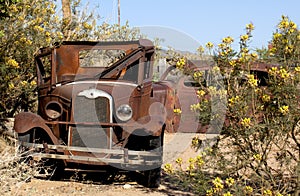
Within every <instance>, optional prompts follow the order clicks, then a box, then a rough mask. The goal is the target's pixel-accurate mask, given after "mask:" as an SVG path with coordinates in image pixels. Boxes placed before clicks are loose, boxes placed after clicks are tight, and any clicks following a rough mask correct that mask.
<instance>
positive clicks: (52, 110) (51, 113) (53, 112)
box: [45, 101, 63, 119]
mask: <svg viewBox="0 0 300 196" xmlns="http://www.w3.org/2000/svg"><path fill="white" fill-rule="evenodd" d="M45 111H46V115H47V116H48V117H49V118H51V119H57V118H58V117H60V116H61V114H62V112H63V109H62V106H61V104H60V103H58V102H56V101H50V102H49V103H47V105H46V107H45Z"/></svg>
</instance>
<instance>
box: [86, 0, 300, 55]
mask: <svg viewBox="0 0 300 196" xmlns="http://www.w3.org/2000/svg"><path fill="white" fill-rule="evenodd" d="M81 4H82V6H85V5H86V4H88V7H89V8H90V9H91V10H94V11H95V12H96V13H97V14H99V15H100V17H101V20H102V21H105V22H108V23H110V24H113V23H117V22H118V6H117V5H118V0H82V2H81ZM120 5H121V6H120V7H121V24H125V23H126V21H128V22H129V25H130V26H131V27H139V28H140V29H141V32H142V33H144V34H147V35H148V37H149V38H150V39H153V38H155V37H159V38H161V39H163V40H164V41H163V42H164V43H163V45H164V46H165V47H168V46H171V47H174V48H175V49H181V50H190V51H191V50H194V51H195V50H196V48H197V47H198V46H200V45H203V46H204V45H205V44H206V43H207V42H212V43H214V44H215V45H217V44H218V43H220V42H221V41H222V38H224V37H227V36H231V37H233V38H234V40H235V42H234V44H233V47H234V48H238V40H239V37H240V35H242V34H244V33H245V26H246V24H248V23H250V22H251V23H253V25H254V26H255V30H254V31H253V38H252V41H251V43H250V47H251V48H253V49H255V48H262V47H266V46H267V45H268V41H270V40H271V39H272V33H274V32H275V30H276V25H277V24H278V23H279V21H280V19H281V16H282V15H285V16H288V17H289V18H290V19H291V20H292V21H294V22H295V23H296V24H297V25H298V28H299V25H300V11H299V9H300V1H299V0H285V1H284V0H252V1H242V0H227V1H225V0H185V1H182V0H151V1H141V0H140V1H138V0H120ZM178 47H180V48H178Z"/></svg>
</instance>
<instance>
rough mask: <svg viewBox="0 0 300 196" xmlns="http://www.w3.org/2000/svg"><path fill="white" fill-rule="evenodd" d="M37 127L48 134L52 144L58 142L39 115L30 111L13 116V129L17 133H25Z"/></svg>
mask: <svg viewBox="0 0 300 196" xmlns="http://www.w3.org/2000/svg"><path fill="white" fill-rule="evenodd" d="M37 127H38V128H41V129H43V130H44V131H45V132H46V133H47V134H48V136H49V137H50V139H51V140H52V142H53V144H57V145H58V144H59V142H58V139H57V138H56V137H55V136H54V134H53V133H52V131H51V129H50V128H49V127H48V126H47V125H46V123H45V120H44V119H43V118H42V117H40V116H39V115H37V114H34V113H31V112H21V113H19V114H17V115H16V116H15V123H14V130H15V131H16V132H17V133H26V132H27V131H29V130H31V129H33V128H37Z"/></svg>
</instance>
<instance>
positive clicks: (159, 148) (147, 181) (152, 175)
mask: <svg viewBox="0 0 300 196" xmlns="http://www.w3.org/2000/svg"><path fill="white" fill-rule="evenodd" d="M149 144H150V146H149V147H150V150H152V151H155V152H160V153H161V157H160V158H159V159H160V160H159V161H160V162H162V155H163V132H162V134H161V135H160V136H158V137H153V138H151V140H150V143H149ZM143 174H144V186H145V187H148V188H158V187H159V185H160V182H161V164H159V165H155V167H154V168H153V169H150V170H146V171H144V172H143Z"/></svg>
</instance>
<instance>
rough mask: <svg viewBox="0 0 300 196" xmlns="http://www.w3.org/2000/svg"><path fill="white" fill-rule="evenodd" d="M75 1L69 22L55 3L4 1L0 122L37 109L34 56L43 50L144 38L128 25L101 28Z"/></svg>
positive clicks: (1, 34)
mask: <svg viewBox="0 0 300 196" xmlns="http://www.w3.org/2000/svg"><path fill="white" fill-rule="evenodd" d="M71 2H72V10H74V13H75V14H73V16H72V20H71V21H70V22H69V23H66V22H65V21H64V20H62V19H61V18H60V17H58V16H59V14H58V13H56V12H57V9H56V5H55V1H44V0H22V1H20V0H13V1H12V0H1V12H2V14H1V15H0V16H1V18H0V20H1V23H0V29H1V30H0V42H1V43H2V46H1V48H0V74H1V77H0V89H1V95H0V96H1V98H0V119H3V118H6V117H12V116H13V115H14V114H15V113H16V112H18V111H19V110H32V109H33V108H34V104H35V99H36V95H35V88H36V82H35V79H36V78H35V65H34V58H33V57H34V54H35V53H36V52H37V50H38V49H39V48H41V47H46V46H51V45H53V44H54V43H55V42H61V41H63V40H98V41H99V40H132V39H136V38H137V37H139V36H140V34H139V31H138V30H134V29H130V28H129V26H128V24H126V25H124V26H121V27H119V26H118V25H109V24H107V23H103V24H101V25H100V26H97V25H96V18H95V17H94V16H93V14H86V13H84V12H83V11H81V10H79V8H78V5H79V3H80V1H71ZM65 32H67V33H65ZM0 124H1V123H0Z"/></svg>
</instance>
